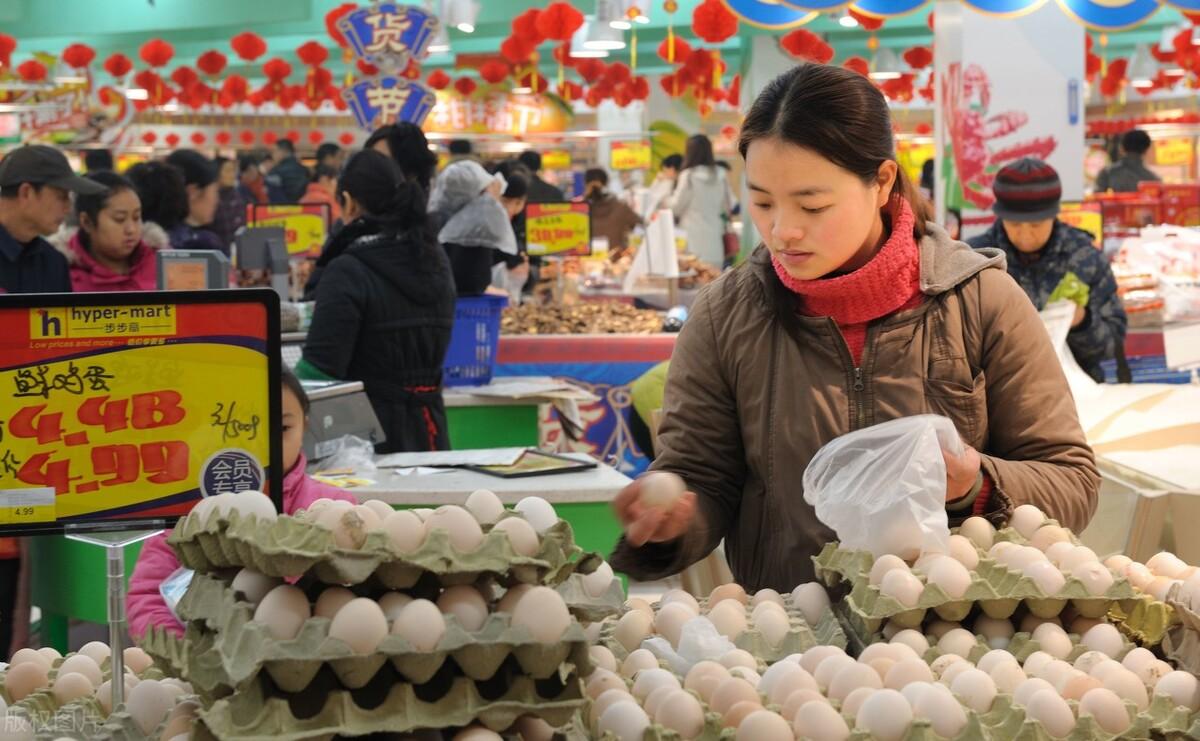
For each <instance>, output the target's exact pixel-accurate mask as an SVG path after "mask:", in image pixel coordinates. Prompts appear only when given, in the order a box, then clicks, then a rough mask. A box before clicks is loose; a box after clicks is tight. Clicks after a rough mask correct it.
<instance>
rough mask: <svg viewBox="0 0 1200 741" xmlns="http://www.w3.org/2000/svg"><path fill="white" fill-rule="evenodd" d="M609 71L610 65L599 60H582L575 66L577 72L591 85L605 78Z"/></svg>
mask: <svg viewBox="0 0 1200 741" xmlns="http://www.w3.org/2000/svg"><path fill="white" fill-rule="evenodd" d="M607 70H608V65H606V64H605V63H604V62H601V61H600V60H599V59H581V60H579V62H577V63H576V64H575V71H576V72H578V73H579V76H580V77H582V78H583V81H584V82H586V83H588V84H589V85H590V84H592V83H593V82H595V81H596V80H599V79H600V78H601V77H603V76H604V73H605V71H607Z"/></svg>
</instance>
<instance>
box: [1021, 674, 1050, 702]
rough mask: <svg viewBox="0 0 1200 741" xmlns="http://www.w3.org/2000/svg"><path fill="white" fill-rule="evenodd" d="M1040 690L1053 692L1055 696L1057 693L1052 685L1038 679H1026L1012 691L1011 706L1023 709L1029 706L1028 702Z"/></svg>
mask: <svg viewBox="0 0 1200 741" xmlns="http://www.w3.org/2000/svg"><path fill="white" fill-rule="evenodd" d="M1042 690H1047V691H1049V692H1054V693H1055V694H1057V693H1058V691H1057V690H1055V689H1054V685H1052V684H1050V683H1049V682H1047V681H1046V680H1044V679H1039V678H1037V677H1030V678H1029V679H1026V680H1025V681H1024V682H1021V683H1020V684H1019V685H1017V688H1016V689H1015V690H1013V704H1014V705H1016V706H1018V707H1025V706H1027V705H1028V704H1029V700H1030V699H1031V698H1032V697H1033V696H1034V694H1036V693H1038V692H1040V691H1042Z"/></svg>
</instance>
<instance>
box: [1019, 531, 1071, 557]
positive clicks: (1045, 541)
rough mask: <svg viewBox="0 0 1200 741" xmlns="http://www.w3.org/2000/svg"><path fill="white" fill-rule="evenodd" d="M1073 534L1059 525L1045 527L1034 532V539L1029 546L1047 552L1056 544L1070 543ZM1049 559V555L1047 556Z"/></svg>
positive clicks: (1030, 540)
mask: <svg viewBox="0 0 1200 741" xmlns="http://www.w3.org/2000/svg"><path fill="white" fill-rule="evenodd" d="M1070 540H1071V533H1070V532H1069V531H1068V530H1067V529H1066V528H1061V527H1059V526H1058V525H1043V526H1041V527H1039V528H1038V529H1037V531H1036V532H1034V534H1033V537H1032V538H1030V539H1029V544H1030V545H1032V546H1033V547H1034V548H1037V549H1038V550H1039V551H1047V550H1049V549H1050V546H1052V545H1054V544H1055V543H1069V542H1070ZM1046 555H1047V557H1049V554H1048V553H1047V554H1046Z"/></svg>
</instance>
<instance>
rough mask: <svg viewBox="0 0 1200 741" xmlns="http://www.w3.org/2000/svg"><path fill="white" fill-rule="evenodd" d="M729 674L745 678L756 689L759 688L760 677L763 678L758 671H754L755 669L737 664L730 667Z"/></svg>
mask: <svg viewBox="0 0 1200 741" xmlns="http://www.w3.org/2000/svg"><path fill="white" fill-rule="evenodd" d="M729 676H731V677H738V678H740V679H744V680H746V681H747V682H749V683H750V686H751V687H754V688H755V689H758V682H759V680H760V679H762V678H761V677H760V676H758V672H756V671H754V670H753V669H747V668H746V667H744V666H735V667H732V668H730V670H729Z"/></svg>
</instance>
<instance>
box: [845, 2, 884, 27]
mask: <svg viewBox="0 0 1200 741" xmlns="http://www.w3.org/2000/svg"><path fill="white" fill-rule="evenodd" d="M846 13H848V14H849V15H850V17H851V18H853V19H854V20H856V21H858V25H860V26H862V29H863V30H864V31H878V30H879V29H881V28H883V19H882V18H876V17H875V16H873V15H867V14H865V13H863V12H862V11H860V10H855V9H854V6H853V5H852V6H850V7H849V8H846Z"/></svg>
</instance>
